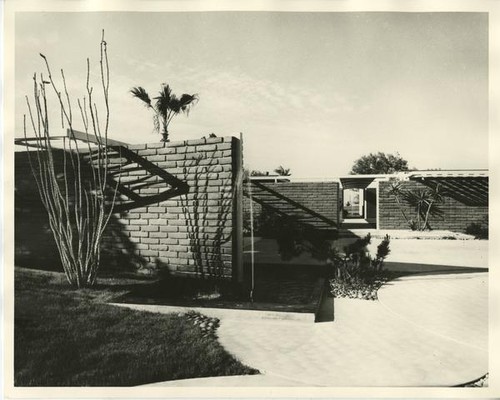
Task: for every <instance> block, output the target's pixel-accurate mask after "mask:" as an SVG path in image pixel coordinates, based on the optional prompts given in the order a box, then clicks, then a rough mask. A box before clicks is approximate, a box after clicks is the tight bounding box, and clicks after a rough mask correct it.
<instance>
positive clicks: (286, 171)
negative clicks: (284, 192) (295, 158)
mask: <svg viewBox="0 0 500 400" xmlns="http://www.w3.org/2000/svg"><path fill="white" fill-rule="evenodd" d="M274 172H276V173H277V174H278V175H280V176H290V175H292V174H291V172H290V168H284V167H283V166H282V165H280V166H279V167H278V168H276V169H275V170H274Z"/></svg>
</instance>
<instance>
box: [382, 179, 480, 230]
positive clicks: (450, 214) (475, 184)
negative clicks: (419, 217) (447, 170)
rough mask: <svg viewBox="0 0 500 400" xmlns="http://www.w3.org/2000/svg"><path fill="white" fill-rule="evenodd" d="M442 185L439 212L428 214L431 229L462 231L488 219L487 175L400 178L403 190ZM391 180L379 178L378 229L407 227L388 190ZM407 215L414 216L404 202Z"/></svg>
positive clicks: (412, 211)
mask: <svg viewBox="0 0 500 400" xmlns="http://www.w3.org/2000/svg"><path fill="white" fill-rule="evenodd" d="M437 183H439V184H440V185H441V188H442V190H443V193H444V196H443V202H442V203H441V204H439V205H438V209H439V210H440V211H441V213H440V215H434V216H431V217H430V218H429V225H430V227H431V228H432V229H434V230H451V231H456V232H464V231H465V229H466V228H467V226H468V225H470V224H471V223H484V222H485V221H487V219H488V178H487V177H462V178H454V177H443V178H426V180H425V181H417V180H410V181H404V182H402V185H403V186H402V189H404V190H425V189H428V188H429V185H431V186H435V185H436V184H437ZM390 184H391V183H390V182H385V181H381V182H379V224H380V226H379V229H408V224H407V222H406V221H405V219H404V217H403V215H402V213H401V211H400V209H399V207H398V204H397V202H396V200H395V199H394V197H392V196H391V195H390V194H389V192H388V191H389V187H390ZM404 210H405V212H406V215H407V216H411V217H412V218H415V215H416V214H415V211H414V209H412V208H411V207H410V206H409V205H404Z"/></svg>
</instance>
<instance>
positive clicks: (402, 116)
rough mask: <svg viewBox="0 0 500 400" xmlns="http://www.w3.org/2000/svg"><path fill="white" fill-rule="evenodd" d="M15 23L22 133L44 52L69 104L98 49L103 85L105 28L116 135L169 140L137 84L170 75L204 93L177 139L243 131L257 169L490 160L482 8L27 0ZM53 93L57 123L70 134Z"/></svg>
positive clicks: (300, 173) (156, 84) (308, 171)
mask: <svg viewBox="0 0 500 400" xmlns="http://www.w3.org/2000/svg"><path fill="white" fill-rule="evenodd" d="M15 23H16V28H15V29H16V35H15V51H16V60H15V84H16V88H15V91H16V116H15V118H16V136H22V135H23V124H22V121H23V114H25V113H26V112H27V107H26V100H25V96H26V95H28V96H30V95H31V93H32V91H33V89H32V82H33V80H32V77H33V74H34V73H35V72H38V73H39V72H43V71H44V64H43V60H42V59H41V58H40V57H39V53H43V54H44V55H45V56H47V58H48V60H49V62H50V65H51V68H52V71H53V75H54V77H56V75H58V74H57V73H56V72H58V71H59V70H60V69H61V68H63V69H64V74H65V76H66V80H67V86H68V90H69V92H70V96H71V98H72V99H74V100H73V105H76V99H77V98H81V97H82V96H83V95H84V91H85V80H86V59H87V57H89V58H90V65H91V69H92V74H91V78H92V79H91V80H92V82H93V84H94V86H95V88H94V90H95V92H94V93H95V94H97V93H98V90H99V81H98V78H99V74H98V71H99V42H100V38H101V30H102V29H104V30H105V40H106V42H107V44H108V56H109V65H110V109H111V111H110V112H111V116H110V130H109V137H111V138H113V139H116V140H120V141H124V142H127V143H145V142H155V141H159V139H160V136H159V135H158V134H155V133H154V132H153V123H152V114H151V113H150V112H149V110H147V109H146V108H145V107H143V105H142V104H141V103H140V102H139V101H138V100H137V99H135V98H133V97H132V95H131V94H130V89H131V88H132V87H134V86H142V87H144V88H145V89H146V90H147V91H148V92H149V93H150V95H151V96H152V97H153V96H155V95H156V93H157V92H158V90H159V89H160V87H161V84H162V83H168V84H169V85H170V86H171V87H172V89H173V92H174V93H176V94H178V95H180V94H182V93H189V94H193V93H197V94H198V95H199V102H198V103H197V104H196V105H195V106H194V107H193V108H192V110H191V113H190V114H189V116H187V117H186V116H184V115H179V116H177V117H175V118H174V119H173V120H172V123H171V125H170V129H169V131H170V135H171V140H172V141H175V140H188V139H195V138H200V137H202V136H208V135H209V134H210V133H215V134H216V135H217V136H228V135H234V136H239V134H240V132H242V133H243V146H244V162H245V164H246V166H247V168H250V169H257V170H269V171H272V170H273V169H274V168H276V167H278V166H279V165H283V166H284V167H286V168H290V169H291V172H292V174H293V175H292V176H293V177H300V178H322V177H335V176H342V175H346V174H347V173H348V172H349V170H350V168H351V166H352V164H353V162H354V161H355V160H356V159H358V158H359V157H361V156H363V155H365V154H368V153H370V152H378V151H382V152H386V153H394V152H399V154H400V155H401V156H402V157H404V158H405V159H407V160H408V162H409V165H410V167H413V168H418V169H430V168H441V169H469V168H470V169H473V168H487V167H488V17H487V14H485V13H453V12H450V13H396V12H393V13H386V12H371V13H357V12H343V13H335V12H323V13H312V12H144V13H134V12H105V13H99V12H88V13H85V12H78V13H68V12H60V13H55V12H51V13H42V12H36V13H32V12H29V13H28V12H20V13H17V15H16V21H15ZM57 79H59V76H57ZM59 84H60V83H59ZM49 101H50V103H49V104H50V109H51V110H52V111H51V113H52V115H53V118H51V134H54V135H57V134H61V133H62V132H63V131H62V130H61V124H60V117H59V111H58V106H57V101H56V99H55V97H54V96H52V97H50V98H49ZM98 107H100V109H101V108H102V104H101V103H98ZM73 113H74V114H75V122H74V127H75V129H79V128H80V130H83V129H82V128H83V125H82V124H81V123H80V121H79V119H78V118H77V117H76V115H78V109H77V107H74V109H73ZM28 136H32V134H30V131H29V129H28Z"/></svg>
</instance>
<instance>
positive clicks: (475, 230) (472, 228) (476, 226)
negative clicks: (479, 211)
mask: <svg viewBox="0 0 500 400" xmlns="http://www.w3.org/2000/svg"><path fill="white" fill-rule="evenodd" d="M488 228H489V226H488V220H487V219H486V218H485V219H484V220H483V222H479V223H478V222H473V223H471V224H469V225H467V228H465V233H467V234H468V235H473V236H474V237H475V238H476V239H488V236H489V235H488Z"/></svg>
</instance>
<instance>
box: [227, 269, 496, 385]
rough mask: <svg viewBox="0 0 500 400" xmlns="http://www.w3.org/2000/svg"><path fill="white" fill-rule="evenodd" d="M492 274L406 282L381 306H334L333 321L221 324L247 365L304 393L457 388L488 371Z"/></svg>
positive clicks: (341, 302)
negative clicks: (341, 388)
mask: <svg viewBox="0 0 500 400" xmlns="http://www.w3.org/2000/svg"><path fill="white" fill-rule="evenodd" d="M487 292H488V290H487V274H485V273H477V274H457V275H446V276H441V277H440V278H439V279H435V278H429V276H421V277H412V278H403V279H400V280H398V281H396V282H394V283H393V284H391V285H388V286H387V287H384V288H383V289H381V290H380V292H379V295H380V301H373V302H371V301H363V300H352V299H336V300H335V315H336V320H335V321H334V322H330V323H319V324H307V323H298V322H291V321H264V320H263V321H259V323H255V321H250V320H247V321H245V320H239V321H237V322H236V321H229V320H227V321H222V324H221V327H220V328H219V337H220V341H221V343H222V344H223V345H224V347H225V348H226V349H227V350H228V351H229V352H231V353H232V354H234V355H235V356H236V357H238V358H239V359H240V360H241V361H242V362H244V363H246V364H248V365H251V366H252V367H255V368H257V369H259V370H260V371H261V372H263V373H264V374H270V375H272V376H276V377H280V378H283V379H288V380H291V381H294V382H302V384H303V385H306V386H406V387H408V386H454V385H458V384H462V383H466V382H469V381H472V380H475V379H477V378H479V377H481V376H482V375H484V374H485V373H486V372H487V371H488V351H487V329H488V326H487V322H488V313H487V297H488V296H487Z"/></svg>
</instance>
